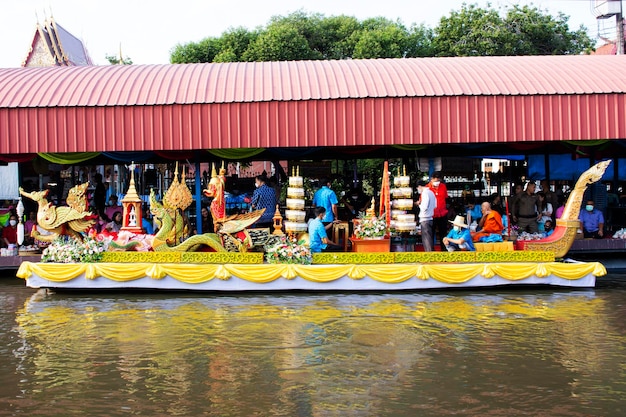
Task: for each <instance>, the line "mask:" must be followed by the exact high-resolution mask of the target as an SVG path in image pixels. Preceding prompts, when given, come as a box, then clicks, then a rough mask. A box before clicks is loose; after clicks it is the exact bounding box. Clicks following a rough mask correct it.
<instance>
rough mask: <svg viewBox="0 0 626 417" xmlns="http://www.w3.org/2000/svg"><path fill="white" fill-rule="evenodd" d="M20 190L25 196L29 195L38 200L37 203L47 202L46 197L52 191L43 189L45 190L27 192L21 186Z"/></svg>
mask: <svg viewBox="0 0 626 417" xmlns="http://www.w3.org/2000/svg"><path fill="white" fill-rule="evenodd" d="M19 190H20V194H21V195H23V196H24V197H28V198H30V199H31V200H33V201H36V202H37V203H43V204H45V203H47V200H46V198H47V197H48V192H50V190H43V191H32V192H30V193H29V192H26V191H24V189H23V188H22V187H20V188H19Z"/></svg>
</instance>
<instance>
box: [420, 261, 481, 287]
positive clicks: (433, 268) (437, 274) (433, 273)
mask: <svg viewBox="0 0 626 417" xmlns="http://www.w3.org/2000/svg"><path fill="white" fill-rule="evenodd" d="M424 269H426V274H428V275H429V276H430V277H431V278H433V279H436V280H437V281H440V282H445V283H447V284H461V283H463V282H467V281H469V280H470V279H472V278H474V277H475V276H477V275H480V273H481V272H482V271H483V265H482V264H460V265H424Z"/></svg>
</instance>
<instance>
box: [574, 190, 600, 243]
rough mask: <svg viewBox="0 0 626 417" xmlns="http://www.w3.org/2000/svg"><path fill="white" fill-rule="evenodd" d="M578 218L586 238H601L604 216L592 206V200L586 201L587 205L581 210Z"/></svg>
mask: <svg viewBox="0 0 626 417" xmlns="http://www.w3.org/2000/svg"><path fill="white" fill-rule="evenodd" d="M578 219H579V220H580V226H581V227H582V229H583V235H584V237H585V238H586V239H588V238H593V239H602V238H603V237H604V216H603V215H602V212H601V211H600V210H597V209H596V208H595V207H594V204H593V200H588V201H587V205H586V206H585V208H584V209H583V210H581V212H580V216H579V217H578Z"/></svg>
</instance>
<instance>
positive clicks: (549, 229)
mask: <svg viewBox="0 0 626 417" xmlns="http://www.w3.org/2000/svg"><path fill="white" fill-rule="evenodd" d="M543 231H544V232H545V234H546V237H548V236H550V235H551V234H552V233H554V229H553V228H552V220H546V222H545V223H544V224H543Z"/></svg>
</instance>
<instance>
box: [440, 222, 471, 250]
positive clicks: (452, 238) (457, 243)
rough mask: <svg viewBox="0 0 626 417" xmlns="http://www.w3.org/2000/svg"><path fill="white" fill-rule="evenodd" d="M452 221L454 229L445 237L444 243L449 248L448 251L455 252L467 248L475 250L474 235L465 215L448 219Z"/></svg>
mask: <svg viewBox="0 0 626 417" xmlns="http://www.w3.org/2000/svg"><path fill="white" fill-rule="evenodd" d="M448 221H449V222H450V223H452V226H453V227H452V230H450V232H449V233H448V235H447V236H446V237H444V238H443V244H444V245H445V246H446V249H448V252H454V251H456V250H465V251H470V252H473V251H474V250H475V249H474V244H473V243H472V235H471V234H470V231H469V227H467V224H465V218H464V217H463V216H456V217H455V218H454V221H452V220H448Z"/></svg>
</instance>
